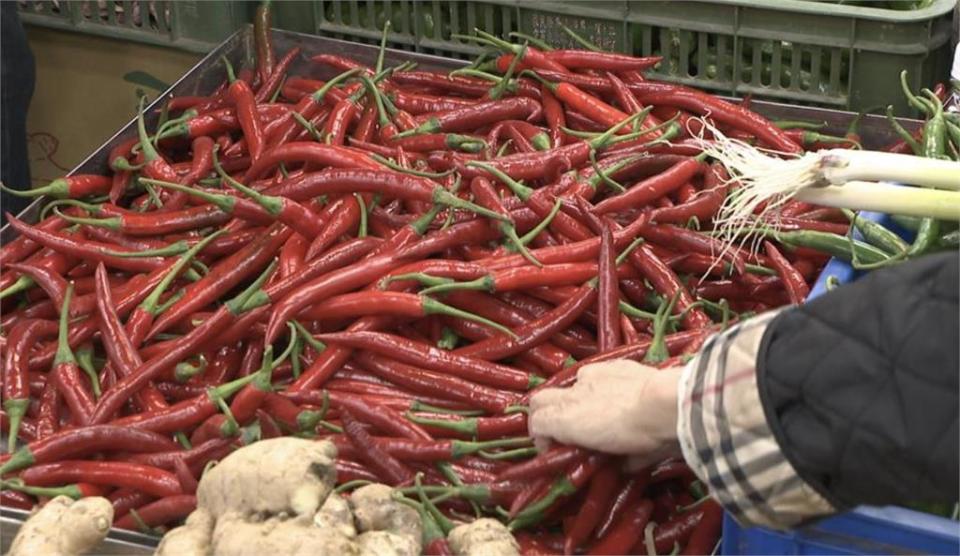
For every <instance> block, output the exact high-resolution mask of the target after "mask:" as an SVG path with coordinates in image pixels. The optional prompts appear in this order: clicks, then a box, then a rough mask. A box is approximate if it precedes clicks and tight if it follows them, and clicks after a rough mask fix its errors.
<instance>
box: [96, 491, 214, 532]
mask: <svg viewBox="0 0 960 556" xmlns="http://www.w3.org/2000/svg"><path fill="white" fill-rule="evenodd" d="M195 509H197V497H196V496H194V495H193V494H177V495H171V496H166V497H164V498H161V499H159V500H156V501H154V502H150V503H148V504H145V505H143V506H140V507H139V508H136V509H135V510H134V509H131V510H130V511H129V512H128V513H127V515H125V516H123V517H121V518H119V519H117V520H116V521H115V522H114V523H113V526H114V527H116V528H118V529H130V530H135V531H139V530H140V529H141V527H143V526H147V527H157V526H160V525H164V524H167V523H171V522H177V521H180V520H182V519H184V518H185V517H187V515H189V514H190V512H192V511H193V510H195ZM133 512H136V516H137V518H134V513H133Z"/></svg>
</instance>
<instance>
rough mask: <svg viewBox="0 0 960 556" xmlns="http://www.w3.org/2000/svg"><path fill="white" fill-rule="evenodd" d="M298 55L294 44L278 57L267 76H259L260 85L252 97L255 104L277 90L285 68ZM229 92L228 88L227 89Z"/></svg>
mask: <svg viewBox="0 0 960 556" xmlns="http://www.w3.org/2000/svg"><path fill="white" fill-rule="evenodd" d="M299 55H300V47H298V46H295V47H293V48H291V49H290V50H288V51H287V53H286V54H284V55H283V57H282V58H280V61H279V62H277V63H276V65H275V66H274V67H273V69H272V70H271V71H270V75H269V76H263V75H261V76H260V81H261V85H260V87H259V88H258V89H257V94H256V96H255V97H254V98H255V100H256V102H257V104H261V103H264V102H268V101H269V100H270V99H271V98H272V97H273V95H274V93H276V92H277V89H278V88H279V87H280V85H281V84H282V83H283V81H284V78H285V77H286V76H287V70H288V69H289V68H290V66H291V65H292V64H293V62H294V61H296V59H297V56H299ZM227 91H228V92H229V88H228V89H227Z"/></svg>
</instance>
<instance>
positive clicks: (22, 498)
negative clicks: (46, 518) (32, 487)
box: [0, 490, 35, 511]
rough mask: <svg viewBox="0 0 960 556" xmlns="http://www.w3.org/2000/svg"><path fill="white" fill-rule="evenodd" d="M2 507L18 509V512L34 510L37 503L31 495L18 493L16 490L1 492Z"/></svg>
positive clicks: (0, 501) (0, 502) (0, 503)
mask: <svg viewBox="0 0 960 556" xmlns="http://www.w3.org/2000/svg"><path fill="white" fill-rule="evenodd" d="M0 505H2V506H3V507H4V508H17V509H18V510H28V511H29V510H32V509H33V507H34V505H35V502H34V500H33V498H32V497H31V496H30V495H29V494H24V493H22V492H17V491H15V490H3V491H0Z"/></svg>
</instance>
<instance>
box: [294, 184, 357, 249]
mask: <svg viewBox="0 0 960 556" xmlns="http://www.w3.org/2000/svg"><path fill="white" fill-rule="evenodd" d="M360 212H361V208H360V203H359V202H358V201H357V199H356V197H354V196H353V195H344V196H343V197H340V198H338V199H335V200H334V201H333V202H331V203H330V204H328V205H327V206H326V207H324V209H323V212H322V213H321V215H320V218H321V219H323V220H325V221H326V226H325V227H324V228H323V230H322V231H321V232H320V233H319V234H316V236H315V237H314V238H313V241H312V242H311V243H310V246H309V247H308V248H307V251H306V254H305V259H306V260H312V259H313V258H314V257H316V256H317V255H320V254H321V253H323V252H324V251H326V250H327V248H329V247H330V246H331V245H333V243H334V242H336V241H337V240H338V239H339V238H340V237H341V236H343V235H344V234H346V233H350V232H351V231H352V230H353V229H354V228H355V227H357V225H358V224H359V223H360V216H361V215H360Z"/></svg>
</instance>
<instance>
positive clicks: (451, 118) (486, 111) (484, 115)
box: [397, 97, 543, 138]
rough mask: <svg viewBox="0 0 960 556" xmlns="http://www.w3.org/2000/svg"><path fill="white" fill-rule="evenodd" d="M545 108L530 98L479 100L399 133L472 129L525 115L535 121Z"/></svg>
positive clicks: (437, 115) (425, 120) (524, 117)
mask: <svg viewBox="0 0 960 556" xmlns="http://www.w3.org/2000/svg"><path fill="white" fill-rule="evenodd" d="M542 110H543V109H542V107H541V106H540V103H539V102H537V101H535V100H533V99H531V98H527V97H514V98H508V99H505V100H495V101H490V102H480V103H476V104H474V105H471V106H463V107H460V108H456V109H453V110H447V111H445V112H440V113H438V114H436V115H433V116H430V117H429V118H424V119H423V121H422V122H421V123H420V124H419V125H418V126H417V127H416V128H414V129H412V130H409V131H405V132H403V133H401V134H398V136H397V137H398V138H399V137H406V136H407V135H415V134H421V133H438V132H444V133H449V132H455V131H470V130H474V129H477V128H478V127H482V126H483V125H485V124H490V123H493V122H496V121H499V120H515V119H520V118H523V119H526V120H529V121H535V120H537V119H539V118H540V114H541V112H542Z"/></svg>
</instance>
